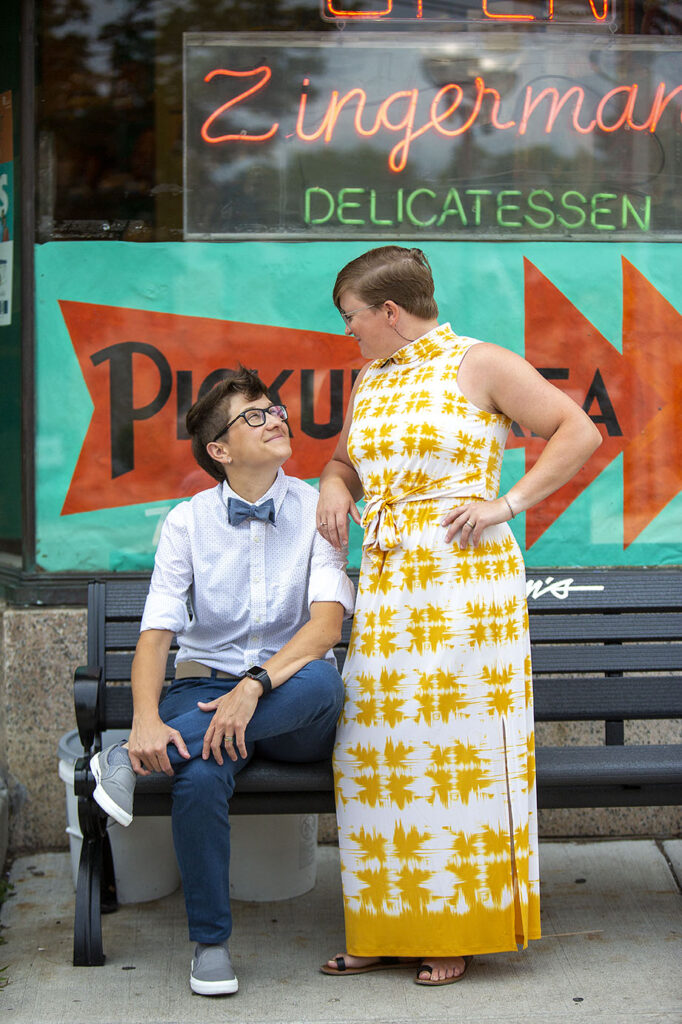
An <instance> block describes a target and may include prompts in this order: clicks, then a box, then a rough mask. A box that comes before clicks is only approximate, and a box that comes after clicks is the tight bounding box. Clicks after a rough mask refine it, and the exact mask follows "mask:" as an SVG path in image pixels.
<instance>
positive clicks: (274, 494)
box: [220, 466, 289, 515]
mask: <svg viewBox="0 0 682 1024" xmlns="http://www.w3.org/2000/svg"><path fill="white" fill-rule="evenodd" d="M220 488H221V491H220V500H221V501H222V503H223V505H224V506H225V508H227V499H228V498H237V499H238V500H239V501H245V500H246V499H245V498H244V497H243V496H242V495H241V494H237V492H236V491H233V490H232V488H231V487H230V485H229V484H228V482H227V480H223V482H222V484H221V485H220ZM288 490H289V477H288V476H287V475H286V474H285V472H284V470H283V469H282V467H281V466H280V468H279V469H278V470H277V476H276V477H275V481H274V483H273V485H272V487H270V488H269V489H268V490H267V491H266V492H265V494H263V495H262V496H261V497H260V498H259V499H258V501H252V502H250V503H249V504H251V505H262V503H263V502H264V501H267V500H268V498H272V500H273V502H274V505H275V515H278V514H279V510H280V508H281V507H282V502H283V501H284V498H285V497H286V493H287V491H288Z"/></svg>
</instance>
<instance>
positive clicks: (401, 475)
mask: <svg viewBox="0 0 682 1024" xmlns="http://www.w3.org/2000/svg"><path fill="white" fill-rule="evenodd" d="M333 297H334V303H335V305H336V306H337V308H338V310H339V312H340V313H341V316H342V317H343V320H344V322H345V324H346V334H352V335H354V336H355V337H356V338H357V340H358V343H359V346H360V351H361V353H362V355H363V356H364V357H365V358H366V359H367V360H369V361H370V362H369V364H368V365H367V366H365V367H364V369H363V371H362V372H361V374H360V376H359V377H358V380H357V381H356V384H355V387H354V389H353V394H352V396H351V402H350V407H349V409H348V413H347V416H346V421H345V424H344V428H343V431H342V434H341V437H340V439H339V444H338V446H337V448H336V451H335V453H334V456H333V458H332V460H331V462H330V463H329V465H328V466H327V467H326V468H325V470H324V472H323V474H322V478H321V482H320V501H319V505H318V512H317V520H318V529H319V530H320V532H321V534H322V536H323V537H325V538H327V539H328V540H329V541H330V542H331V543H332V544H333V545H334V546H335V547H337V548H342V547H343V546H344V545H345V544H346V543H347V540H348V516H350V517H351V518H352V519H353V520H355V521H356V522H358V523H360V522H361V523H362V525H363V527H364V529H365V536H364V542H363V555H362V567H361V572H360V581H359V587H358V597H357V605H356V612H355V618H354V623H353V632H352V636H351V641H350V646H349V651H348V658H347V661H346V666H345V670H344V682H345V686H346V700H345V707H344V711H343V714H342V717H341V720H340V723H339V729H338V733H337V740H336V747H335V752H334V769H335V779H336V794H337V813H338V820H339V844H340V851H341V867H342V878H343V889H344V904H345V921H346V942H347V952H346V953H345V954H343V955H339V956H337V957H335V958H333V959H332V960H329V961H328V962H327V963H326V964H325V965H324V966H323V967H322V970H323V971H324V972H325V973H327V974H339V975H341V974H343V975H349V974H356V973H361V972H362V973H364V972H366V971H370V970H379V969H383V968H386V967H395V966H398V967H402V966H410V965H413V964H414V965H416V966H417V974H416V980H417V982H418V983H419V984H424V985H427V984H428V985H442V984H451V983H452V982H454V981H458V980H459V979H460V978H461V977H462V976H463V974H464V972H465V970H466V967H467V966H468V963H469V960H470V957H471V956H472V955H473V954H477V953H496V952H503V951H506V950H515V949H517V947H518V946H519V945H521V946H523V947H524V948H525V946H526V945H527V943H528V940H529V939H534V938H539V936H540V905H539V878H538V849H537V820H536V798H535V761H534V736H533V705H532V675H531V664H530V643H529V637H528V613H527V607H526V582H525V571H524V565H523V560H522V557H521V553H520V551H519V548H518V546H517V544H516V541H515V539H514V536H513V534H512V532H511V530H510V528H509V526H508V525H507V522H508V520H510V519H512V518H513V517H514V516H515V515H518V514H519V513H520V512H523V511H525V510H526V509H528V508H531V507H532V506H533V505H536V504H537V503H538V502H539V501H542V500H543V498H546V497H547V496H548V495H549V494H551V493H552V492H553V491H555V490H556V489H557V488H558V487H561V486H562V484H565V483H566V482H567V481H568V480H570V478H571V477H572V476H573V475H574V474H575V473H576V472H577V471H578V470H579V469H580V467H581V466H582V465H583V463H584V462H585V461H586V460H587V459H588V458H589V456H590V455H591V454H592V452H593V451H594V450H595V449H596V448H597V446H598V445H599V444H600V443H601V435H600V433H599V431H598V430H597V428H596V427H595V426H594V424H593V423H592V421H591V420H590V419H589V417H588V416H587V415H586V414H585V413H584V412H583V411H582V410H581V409H580V408H579V407H578V406H577V405H576V404H575V403H574V402H573V401H572V400H571V399H570V398H568V397H567V396H566V395H564V394H563V393H562V392H561V391H559V390H557V389H556V388H555V387H553V386H552V385H551V384H549V383H548V382H547V381H546V380H544V379H543V377H541V376H540V374H539V373H538V372H537V371H536V370H534V369H533V367H532V366H530V364H529V363H527V362H526V361H525V360H524V359H522V358H521V357H520V356H518V355H515V354H514V353H512V352H509V351H507V350H506V349H504V348H500V347H498V346H496V345H491V344H487V343H485V342H479V341H475V340H473V339H471V338H465V337H460V336H459V335H457V334H456V333H455V332H454V331H453V330H452V328H451V327H450V325H449V324H447V323H446V324H441V325H439V321H438V308H437V306H436V303H435V301H434V283H433V278H432V275H431V268H430V266H429V263H428V260H427V259H426V257H425V256H424V254H423V253H422V252H421V250H419V249H409V250H408V249H403V248H400V247H398V246H383V247H381V248H379V249H373V250H370V251H369V252H367V253H365V254H364V255H363V256H360V257H358V259H355V260H353V261H352V262H351V263H349V264H348V265H347V266H346V267H344V268H343V270H341V272H340V273H339V275H338V277H337V279H336V285H335V287H334V296H333ZM513 420H516V421H517V422H519V423H521V424H522V425H524V426H525V427H527V428H528V429H530V430H531V431H533V432H534V433H535V434H538V435H540V436H541V437H544V438H546V440H547V444H546V446H545V448H544V450H543V453H542V455H541V457H540V458H539V459H538V461H537V462H536V463H535V465H534V466H533V467H532V469H530V470H529V471H528V472H527V473H526V474H525V475H524V476H523V477H522V478H521V479H520V480H519V481H518V482H517V483H516V484H514V486H513V487H512V488H511V490H510V491H508V492H507V493H506V494H504V495H502V496H501V497H498V486H499V480H500V467H501V463H502V454H503V451H504V446H505V440H506V437H507V433H508V431H509V428H510V426H511V423H512V421H513ZM363 496H364V498H365V499H366V506H365V510H364V513H363V515H362V519H361V518H360V515H359V513H358V510H357V508H356V505H355V502H356V501H357V500H358V499H359V498H361V497H363Z"/></svg>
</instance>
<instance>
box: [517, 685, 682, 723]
mask: <svg viewBox="0 0 682 1024" xmlns="http://www.w3.org/2000/svg"><path fill="white" fill-rule="evenodd" d="M533 696H534V703H535V708H534V710H535V719H536V721H538V722H580V721H607V720H618V719H625V720H627V719H648V718H651V719H654V718H673V719H674V718H682V684H681V683H680V682H679V680H677V679H675V678H673V677H672V676H656V677H651V676H650V677H646V678H644V679H642V678H640V677H638V676H623V677H617V676H616V677H610V678H609V677H607V678H604V677H601V678H597V679H590V678H584V677H583V678H577V679H572V678H561V679H552V678H537V677H535V678H534V679H533ZM681 738H682V736H681Z"/></svg>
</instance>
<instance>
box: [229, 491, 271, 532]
mask: <svg viewBox="0 0 682 1024" xmlns="http://www.w3.org/2000/svg"><path fill="white" fill-rule="evenodd" d="M227 517H228V519H229V520H230V526H239V524H240V523H241V522H243V521H244V519H260V521H261V522H262V523H273V524H274V522H275V503H274V501H273V500H272V498H268V500H267V501H264V502H263V503H262V504H261V505H249V504H248V502H246V501H241V500H240V499H239V498H228V499H227Z"/></svg>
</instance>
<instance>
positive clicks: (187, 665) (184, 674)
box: [175, 661, 241, 681]
mask: <svg viewBox="0 0 682 1024" xmlns="http://www.w3.org/2000/svg"><path fill="white" fill-rule="evenodd" d="M195 676H196V677H198V678H199V679H232V680H234V681H236V680H237V679H241V676H233V675H232V674H231V673H230V672H223V670H222V669H221V668H209V666H208V665H202V664H201V662H200V661H181V662H179V663H178V664H177V665H176V666H175V678H176V679H193V678H194V677H195Z"/></svg>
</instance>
